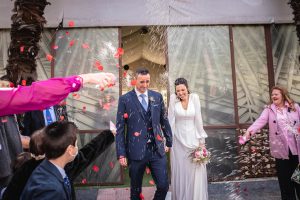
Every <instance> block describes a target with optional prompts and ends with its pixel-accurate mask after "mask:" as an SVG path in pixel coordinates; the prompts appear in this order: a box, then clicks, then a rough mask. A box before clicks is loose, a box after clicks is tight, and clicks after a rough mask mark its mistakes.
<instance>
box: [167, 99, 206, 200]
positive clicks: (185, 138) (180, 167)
mask: <svg viewBox="0 0 300 200" xmlns="http://www.w3.org/2000/svg"><path fill="white" fill-rule="evenodd" d="M168 118H169V121H170V125H171V128H172V132H173V146H172V148H171V197H172V200H207V199H208V192H207V172H206V165H205V164H202V165H198V164H195V163H192V162H191V159H190V158H189V154H190V152H191V151H192V150H193V149H195V148H196V147H198V146H199V143H200V141H201V143H204V141H205V138H206V137H207V134H206V133H205V131H204V129H203V123H202V116H201V106H200V100H199V96H198V95H197V94H190V95H189V102H188V107H187V109H186V110H185V109H184V108H183V107H182V104H181V102H180V101H179V100H178V99H177V98H176V95H175V94H173V95H171V97H170V104H169V111H168Z"/></svg>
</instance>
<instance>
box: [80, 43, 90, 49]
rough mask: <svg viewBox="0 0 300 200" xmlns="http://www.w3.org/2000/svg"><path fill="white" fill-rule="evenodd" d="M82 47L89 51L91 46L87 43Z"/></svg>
mask: <svg viewBox="0 0 300 200" xmlns="http://www.w3.org/2000/svg"><path fill="white" fill-rule="evenodd" d="M81 46H82V48H84V49H89V48H90V46H89V45H88V44H86V43H83V44H82V45H81Z"/></svg>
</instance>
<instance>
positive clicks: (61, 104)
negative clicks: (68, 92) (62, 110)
mask: <svg viewBox="0 0 300 200" xmlns="http://www.w3.org/2000/svg"><path fill="white" fill-rule="evenodd" d="M59 105H60V106H65V105H67V102H66V101H62V102H60V103H59Z"/></svg>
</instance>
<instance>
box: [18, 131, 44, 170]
mask: <svg viewBox="0 0 300 200" xmlns="http://www.w3.org/2000/svg"><path fill="white" fill-rule="evenodd" d="M43 135H44V133H43V129H41V130H37V131H35V132H34V133H33V134H32V135H31V137H30V142H29V152H22V153H20V154H19V155H18V156H17V158H16V160H14V161H13V162H12V169H13V171H16V170H17V169H19V168H20V167H21V166H22V165H23V164H24V163H25V162H26V161H28V160H30V159H32V158H34V159H36V160H39V159H42V158H44V151H43V149H42V146H43Z"/></svg>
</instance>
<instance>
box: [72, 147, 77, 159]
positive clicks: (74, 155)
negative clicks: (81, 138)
mask: <svg viewBox="0 0 300 200" xmlns="http://www.w3.org/2000/svg"><path fill="white" fill-rule="evenodd" d="M74 148H76V153H75V154H71V156H73V157H74V158H75V157H76V156H77V155H78V147H74Z"/></svg>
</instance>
